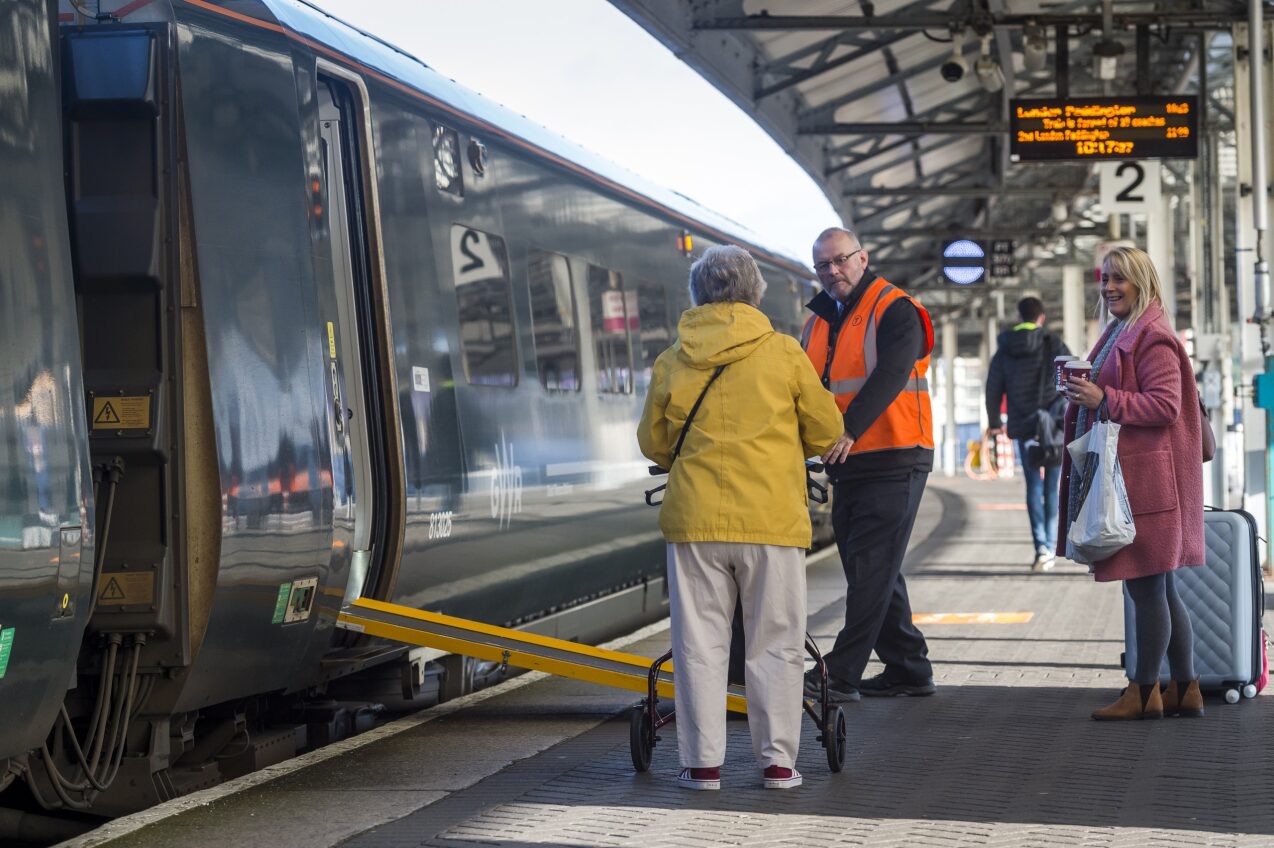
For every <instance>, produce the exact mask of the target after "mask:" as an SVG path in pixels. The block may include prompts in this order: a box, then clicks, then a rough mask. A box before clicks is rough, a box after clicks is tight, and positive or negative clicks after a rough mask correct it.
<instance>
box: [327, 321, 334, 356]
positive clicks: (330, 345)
mask: <svg viewBox="0 0 1274 848" xmlns="http://www.w3.org/2000/svg"><path fill="white" fill-rule="evenodd" d="M327 357H328V359H335V358H336V328H335V327H333V326H332V322H331V321H328V322H327Z"/></svg>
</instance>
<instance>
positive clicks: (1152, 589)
mask: <svg viewBox="0 0 1274 848" xmlns="http://www.w3.org/2000/svg"><path fill="white" fill-rule="evenodd" d="M1124 586H1126V587H1127V588H1128V596H1129V597H1130V598H1132V603H1133V607H1134V608H1135V610H1136V614H1137V634H1136V636H1137V667H1136V668H1135V669H1129V671H1131V672H1132V679H1133V682H1135V683H1140V684H1142V685H1149V684H1151V683H1156V682H1158V680H1159V669H1160V667H1162V665H1163V657H1164V654H1167V655H1168V668H1169V669H1171V671H1172V679H1173V680H1194V632H1193V630H1192V629H1191V627H1190V614H1189V613H1188V612H1186V605H1185V604H1184V603H1182V601H1181V596H1180V595H1178V594H1177V586H1176V583H1175V582H1174V581H1173V579H1172V572H1171V571H1169V572H1166V573H1164V574H1152V575H1150V576H1149V577H1138V578H1136V579H1134V580H1125V581H1124Z"/></svg>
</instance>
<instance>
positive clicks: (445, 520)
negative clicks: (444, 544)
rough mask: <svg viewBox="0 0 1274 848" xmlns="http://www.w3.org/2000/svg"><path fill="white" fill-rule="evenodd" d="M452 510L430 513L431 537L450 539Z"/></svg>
mask: <svg viewBox="0 0 1274 848" xmlns="http://www.w3.org/2000/svg"><path fill="white" fill-rule="evenodd" d="M451 516H452V512H451V510H447V511H446V512H434V513H430V515H429V538H430V539H449V538H451Z"/></svg>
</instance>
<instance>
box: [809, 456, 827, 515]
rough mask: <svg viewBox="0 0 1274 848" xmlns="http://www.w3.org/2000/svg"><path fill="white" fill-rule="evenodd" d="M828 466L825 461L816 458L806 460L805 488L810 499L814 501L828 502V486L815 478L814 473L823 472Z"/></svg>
mask: <svg viewBox="0 0 1274 848" xmlns="http://www.w3.org/2000/svg"><path fill="white" fill-rule="evenodd" d="M825 470H826V468H825V467H824V465H823V463H821V462H819V461H818V460H814V459H807V460H805V488H806V491H808V493H809V499H810V500H812V501H813V502H814V503H819V504H825V503H827V487H826V486H824V485H823V484H822V483H819V482H818V481H817V480H815V479H814V478H813V477H812V476H810V475H812V474H822V473H823V472H824V471H825Z"/></svg>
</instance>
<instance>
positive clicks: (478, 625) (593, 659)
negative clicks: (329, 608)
mask: <svg viewBox="0 0 1274 848" xmlns="http://www.w3.org/2000/svg"><path fill="white" fill-rule="evenodd" d="M336 625H337V626H338V627H343V628H345V629H346V630H352V631H354V632H356V633H366V634H368V635H369V636H379V637H381V638H382V639H392V640H393V641H395V642H404V643H406V644H408V645H419V646H420V647H423V648H435V649H437V650H440V651H446V652H447V653H450V654H463V655H465V656H468V657H477V658H478V659H482V660H487V661H488V662H498V663H502V664H506V665H513V666H517V667H518V668H529V669H534V670H535V671H543V672H547V673H548V674H555V675H557V676H559V677H570V678H574V679H575V680H585V681H588V682H589V683H597V684H599V685H602V686H610V687H612V688H614V689H627V690H628V691H630V692H638V693H640V694H642V695H645V694H646V693H647V689H648V686H649V676H650V667H651V665H652V663H653V660H650V659H647V658H646V657H639V656H637V655H636V654H625V653H621V652H619V651H608V650H606V649H605V648H594V647H592V646H590V645H581V644H579V643H578V642H567V641H566V640H565V639H554V638H553V637H551V636H539V635H537V634H535V633H526V632H524V631H521V630H510V629H509V628H507V627H498V626H496V625H494V624H483V623H482V622H479V621H470V620H469V619H466V618H456V617H454V616H450V615H442V614H441V613H436V612H426V611H424V610H418V609H413V608H411V607H405V606H400V605H399V604H387V603H385V602H384V601H373V600H371V599H369V598H359V599H358V600H356V601H354V602H353V603H351V604H349V605H347V606H345V607H343V608H342V609H341V612H340V615H339V616H337V619H336ZM656 685H657V687H658V692H659V696H660V697H661V698H671V697H673V676H672V663H671V662H668V663H665V664H664V665H663V666H662V668H661V670H660V672H659V676H658V679H657V681H656ZM726 708H727V709H729V710H730V711H731V712H736V713H746V712H747V700H746V699H745V697H744V695H743V687H741V686H731V687H730V689H729V691H728V692H727V694H726Z"/></svg>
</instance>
